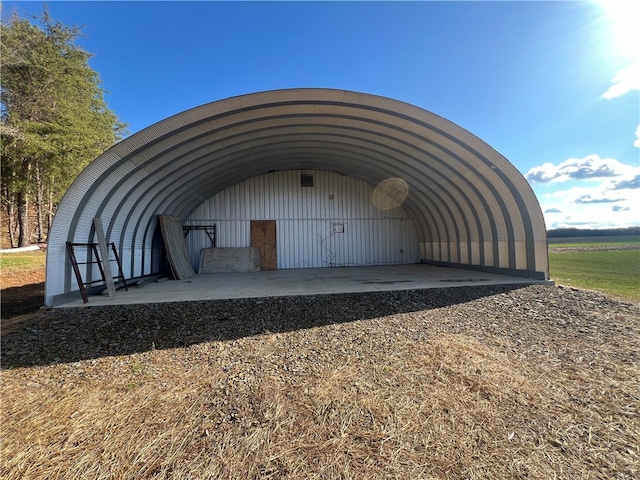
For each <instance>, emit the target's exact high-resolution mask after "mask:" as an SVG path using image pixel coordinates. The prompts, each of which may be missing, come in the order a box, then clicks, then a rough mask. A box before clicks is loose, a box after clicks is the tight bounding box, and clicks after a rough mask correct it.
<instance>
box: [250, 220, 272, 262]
mask: <svg viewBox="0 0 640 480" xmlns="http://www.w3.org/2000/svg"><path fill="white" fill-rule="evenodd" d="M251 246H252V247H256V248H258V249H259V250H260V258H261V259H262V270H275V269H277V268H278V255H277V243H276V221H275V220H251Z"/></svg>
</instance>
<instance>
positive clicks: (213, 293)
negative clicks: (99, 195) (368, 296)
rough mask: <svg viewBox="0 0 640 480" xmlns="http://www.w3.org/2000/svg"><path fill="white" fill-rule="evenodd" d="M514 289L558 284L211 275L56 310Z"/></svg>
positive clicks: (404, 274)
mask: <svg viewBox="0 0 640 480" xmlns="http://www.w3.org/2000/svg"><path fill="white" fill-rule="evenodd" d="M513 284H521V285H528V284H553V282H549V281H543V280H531V279H527V278H520V277H512V276H507V275H497V274H492V273H486V272H476V271H473V270H460V269H455V268H446V267H436V266H433V265H390V266H373V267H336V268H308V269H291V270H269V271H261V272H248V273H215V274H213V273H210V274H203V275H196V276H195V277H192V278H189V279H187V280H167V281H164V282H149V283H145V284H144V285H140V286H134V287H130V288H129V291H125V290H124V289H121V290H118V291H117V292H116V295H115V296H114V297H108V296H103V295H97V296H91V297H89V303H86V304H84V303H82V300H81V299H78V300H76V301H73V302H70V303H65V304H62V305H58V306H57V307H56V308H70V307H82V306H91V307H94V306H102V305H131V304H141V303H165V302H183V301H195V300H222V299H229V298H261V297H278V296H294V295H319V294H336V293H355V292H379V291H391V290H416V289H428V288H443V287H462V286H469V285H513ZM79 296H80V294H78V297H79Z"/></svg>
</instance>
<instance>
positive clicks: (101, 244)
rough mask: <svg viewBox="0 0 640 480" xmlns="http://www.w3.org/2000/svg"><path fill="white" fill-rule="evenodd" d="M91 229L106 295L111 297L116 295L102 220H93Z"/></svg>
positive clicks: (97, 218)
mask: <svg viewBox="0 0 640 480" xmlns="http://www.w3.org/2000/svg"><path fill="white" fill-rule="evenodd" d="M93 227H94V228H95V230H96V237H97V238H98V249H99V250H100V263H101V264H102V271H103V272H104V283H105V285H106V286H107V295H108V296H109V297H113V296H115V294H116V286H115V283H114V282H113V272H112V270H111V262H110V261H109V248H108V245H107V239H106V237H105V236H104V229H103V227H102V220H100V218H99V217H96V218H94V219H93Z"/></svg>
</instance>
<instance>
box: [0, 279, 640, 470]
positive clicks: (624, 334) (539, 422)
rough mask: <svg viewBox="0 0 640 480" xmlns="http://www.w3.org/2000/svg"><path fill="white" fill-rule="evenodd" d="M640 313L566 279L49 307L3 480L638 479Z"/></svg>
mask: <svg viewBox="0 0 640 480" xmlns="http://www.w3.org/2000/svg"><path fill="white" fill-rule="evenodd" d="M639 362H640V307H639V306H638V305H635V304H631V303H624V302H619V301H616V300H613V299H612V298H610V297H607V296H605V295H603V294H599V293H595V292H588V291H581V290H576V289H571V288H558V287H549V286H532V287H526V288H516V289H509V288H498V287H494V288H489V287H475V288H467V289H455V288H445V289H438V290H437V291H436V290H433V291H428V292H427V291H414V292H411V291H409V292H387V293H376V294H370V295H338V296H333V297H321V296H318V297H290V298H281V299H276V298H271V299H263V300H257V301H256V300H234V301H218V302H191V303H183V304H163V305H146V306H138V307H124V306H123V307H112V308H85V309H81V310H54V311H49V312H43V313H39V314H37V315H35V316H33V317H32V318H30V319H28V320H25V321H23V322H20V323H19V324H13V325H12V327H11V328H10V329H9V330H8V331H6V332H3V335H2V367H3V371H2V372H1V376H2V406H1V417H0V418H1V420H2V423H1V425H2V427H1V429H2V432H1V434H2V435H1V436H2V447H1V454H2V462H1V468H2V472H1V476H2V478H5V479H22V478H28V479H54V478H60V479H63V478H64V479H103V478H117V479H134V478H135V479H138V478H162V479H164V478H166V479H205V478H207V479H208V478H221V479H222V478H224V479H254V478H255V479H258V478H264V479H276V478H278V479H462V478H466V479H488V478H492V479H494V478H522V479H525V478H526V479H551V478H557V479H635V478H640V367H639Z"/></svg>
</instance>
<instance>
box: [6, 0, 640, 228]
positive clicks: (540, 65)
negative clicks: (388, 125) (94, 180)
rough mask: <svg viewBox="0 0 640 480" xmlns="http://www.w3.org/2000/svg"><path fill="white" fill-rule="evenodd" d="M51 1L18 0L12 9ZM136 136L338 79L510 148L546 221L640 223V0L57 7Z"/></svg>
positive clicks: (37, 8)
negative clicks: (245, 97)
mask: <svg viewBox="0 0 640 480" xmlns="http://www.w3.org/2000/svg"><path fill="white" fill-rule="evenodd" d="M42 6H43V3H42V2H4V3H3V5H2V7H3V8H2V10H3V12H2V15H3V17H5V18H6V17H7V15H10V14H11V13H12V12H15V11H17V12H18V13H19V14H25V13H28V12H31V13H36V14H38V13H40V12H41V11H42ZM48 6H49V12H50V14H51V16H52V17H53V18H54V19H56V20H59V21H61V22H63V23H65V24H68V25H77V26H82V27H83V33H84V37H83V38H81V39H80V40H79V42H78V43H79V44H80V45H81V46H82V47H83V48H84V49H85V50H87V51H89V52H90V53H92V54H93V55H94V57H93V58H92V59H91V66H92V67H93V68H94V69H95V70H97V71H98V72H99V74H100V76H101V78H102V81H103V88H104V89H105V90H107V91H108V92H109V93H108V94H107V96H106V99H107V102H108V103H109V106H110V108H111V109H113V110H114V111H115V112H116V114H117V115H118V117H119V118H120V119H121V120H122V121H124V122H126V123H128V124H129V131H130V133H135V132H137V131H139V130H141V129H143V128H145V127H147V126H149V125H151V124H153V123H155V122H157V121H160V120H162V119H164V118H166V117H169V116H171V115H174V114H176V113H179V112H181V111H184V110H186V109H189V108H192V107H195V106H198V105H202V104H204V103H208V102H211V101H215V100H220V99H223V98H228V97H230V96H234V95H241V94H246V93H252V92H257V91H263V90H270V89H277V88H293V87H323V88H339V89H347V90H355V91H361V92H366V93H372V94H377V95H383V96H387V97H391V98H394V99H397V100H401V101H405V102H408V103H411V104H414V105H416V106H419V107H421V108H424V109H426V110H429V111H432V112H434V113H436V114H438V115H441V116H443V117H445V118H447V119H449V120H451V121H452V122H454V123H457V124H458V125H460V126H462V127H464V128H466V129H467V130H469V131H470V132H472V133H474V134H475V135H477V136H479V137H480V138H482V139H483V140H484V141H486V142H487V143H488V144H490V145H491V146H492V147H494V148H495V149H496V150H498V151H499V152H500V153H502V154H503V155H505V156H506V157H507V158H508V159H509V160H510V161H511V162H512V163H513V164H514V165H515V166H516V167H517V168H518V169H519V170H520V172H522V174H523V175H525V176H526V177H527V178H528V180H529V182H530V183H531V185H532V187H533V189H534V191H535V192H536V195H537V196H538V200H539V201H540V204H541V207H542V209H543V211H544V212H545V219H546V222H547V228H559V227H578V228H605V227H616V226H619V227H624V226H631V225H638V224H640V160H639V157H640V138H639V137H640V98H639V90H640V47H639V46H640V35H639V33H638V32H639V31H640V29H638V27H637V25H638V24H640V2H636V1H633V0H613V1H609V2H596V1H593V2H588V1H582V2H560V1H555V2H552V1H548V2H520V1H510V2H507V1H504V2H481V1H477V2H406V3H398V2H373V3H369V2H350V3H347V2H296V3H288V2H282V3H279V2H278V3H276V2H258V3H251V2H225V3H222V2H55V1H54V2H48Z"/></svg>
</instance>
